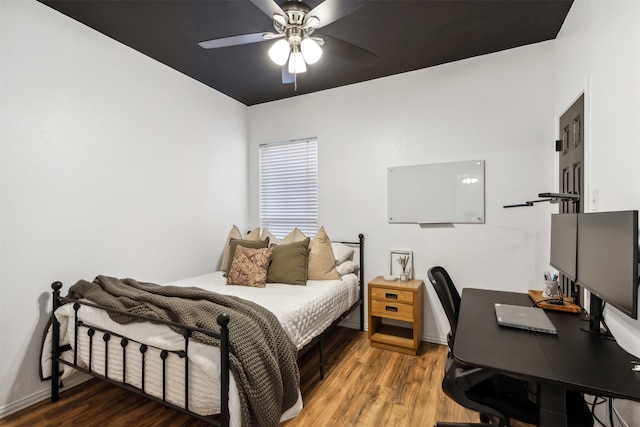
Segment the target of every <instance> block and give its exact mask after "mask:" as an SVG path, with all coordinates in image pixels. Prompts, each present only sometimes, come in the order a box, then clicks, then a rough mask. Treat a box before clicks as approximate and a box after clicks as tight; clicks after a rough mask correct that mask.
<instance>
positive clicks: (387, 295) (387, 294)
mask: <svg viewBox="0 0 640 427" xmlns="http://www.w3.org/2000/svg"><path fill="white" fill-rule="evenodd" d="M384 297H385V298H389V299H398V294H392V293H391V292H387V293H385V294H384Z"/></svg>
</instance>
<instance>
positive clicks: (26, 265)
mask: <svg viewBox="0 0 640 427" xmlns="http://www.w3.org/2000/svg"><path fill="white" fill-rule="evenodd" d="M0 15H1V31H2V32H1V36H0V39H1V41H2V45H1V49H0V52H1V60H2V64H1V67H0V72H1V85H0V90H1V95H0V102H1V105H0V106H1V109H2V125H1V132H2V133H1V144H2V146H1V149H2V151H1V153H2V157H1V163H0V165H1V175H0V176H1V211H0V213H1V228H0V232H1V239H0V242H1V245H2V246H1V262H0V269H1V270H0V271H1V272H0V384H2V386H0V415H2V414H3V413H8V412H12V411H14V410H16V409H19V408H20V407H21V406H25V405H27V404H29V403H33V402H34V401H36V400H39V399H42V398H44V397H45V396H46V394H47V393H48V390H47V388H48V387H49V382H45V383H41V382H40V381H39V380H38V378H37V367H38V363H37V360H38V354H39V341H40V336H41V331H42V329H43V325H44V323H45V320H46V317H47V314H48V313H49V312H50V304H51V297H50V287H49V285H50V284H51V282H53V281H55V280H61V281H63V282H64V283H65V288H64V289H68V286H70V285H71V284H73V283H74V282H75V281H76V280H78V279H89V280H91V279H93V277H95V276H96V275H98V274H107V275H112V276H116V277H134V278H136V279H139V280H145V281H150V282H163V281H169V280H173V279H177V278H181V277H187V276H190V275H196V274H202V273H205V272H209V271H212V270H214V269H215V268H216V265H217V262H218V258H219V257H220V253H221V249H222V248H221V247H220V246H221V242H223V241H224V238H225V237H226V234H227V233H228V231H229V228H230V225H231V224H232V223H237V224H238V226H241V227H246V210H247V157H246V156H247V153H246V140H247V126H246V121H247V108H246V107H245V106H244V105H242V104H240V103H238V102H236V101H234V100H232V99H230V98H228V97H226V96H225V95H222V94H220V93H218V92H216V91H213V90H212V89H210V88H208V87H206V86H204V85H202V84H200V83H198V82H196V81H194V80H192V79H190V78H188V77H185V76H184V75H182V74H179V73H178V72H176V71H174V70H172V69H170V68H168V67H166V66H164V65H161V64H159V63H157V62H155V61H153V60H151V59H150V58H148V57H146V56H143V55H141V54H139V53H137V52H135V51H133V50H131V49H129V48H127V47H126V46H124V45H121V44H119V43H116V42H114V41H113V40H111V39H108V38H107V37H105V36H103V35H102V34H99V33H98V32H96V31H94V30H92V29H89V28H87V27H85V26H83V25H81V24H79V23H77V22H75V21H73V20H71V19H69V18H67V17H66V16H63V15H62V14H60V13H58V12H56V11H54V10H52V9H49V8H48V7H47V6H44V5H42V4H40V3H36V2H34V1H31V0H28V1H27V0H21V1H7V0H2V1H1V2H0ZM64 289H63V290H64Z"/></svg>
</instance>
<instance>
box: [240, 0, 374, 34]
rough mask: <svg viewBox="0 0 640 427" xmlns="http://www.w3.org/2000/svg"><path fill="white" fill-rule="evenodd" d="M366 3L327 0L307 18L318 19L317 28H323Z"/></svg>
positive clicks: (312, 10)
mask: <svg viewBox="0 0 640 427" xmlns="http://www.w3.org/2000/svg"><path fill="white" fill-rule="evenodd" d="M252 1H253V0H252ZM254 3H255V2H254ZM365 3H366V2H365V1H344V0H325V1H323V2H322V3H320V4H319V5H317V6H316V7H314V8H313V9H311V11H310V12H309V13H308V14H307V16H316V17H318V19H319V20H320V25H318V27H317V28H322V27H324V26H325V25H329V24H331V23H332V22H335V21H337V20H338V19H340V18H342V17H345V16H347V15H348V14H350V13H351V12H353V11H355V10H357V9H359V8H361V7H362V6H364V4H365Z"/></svg>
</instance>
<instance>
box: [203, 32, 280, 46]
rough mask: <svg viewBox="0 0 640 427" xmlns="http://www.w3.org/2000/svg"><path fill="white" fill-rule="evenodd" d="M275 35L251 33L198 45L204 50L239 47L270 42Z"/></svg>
mask: <svg viewBox="0 0 640 427" xmlns="http://www.w3.org/2000/svg"><path fill="white" fill-rule="evenodd" d="M271 34H274V33H251V34H240V35H239V36H230V37H221V38H219V39H213V40H207V41H204V42H200V43H198V44H199V45H200V47H203V48H204V49H216V48H218V47H227V46H237V45H240V44H249V43H258V42H262V41H265V40H270V39H272V38H273V37H271Z"/></svg>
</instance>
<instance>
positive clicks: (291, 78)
mask: <svg viewBox="0 0 640 427" xmlns="http://www.w3.org/2000/svg"><path fill="white" fill-rule="evenodd" d="M295 81H296V76H295V75H294V74H293V73H290V72H289V68H288V67H287V64H285V65H283V66H282V84H283V85H288V84H291V83H293V82H295Z"/></svg>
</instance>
